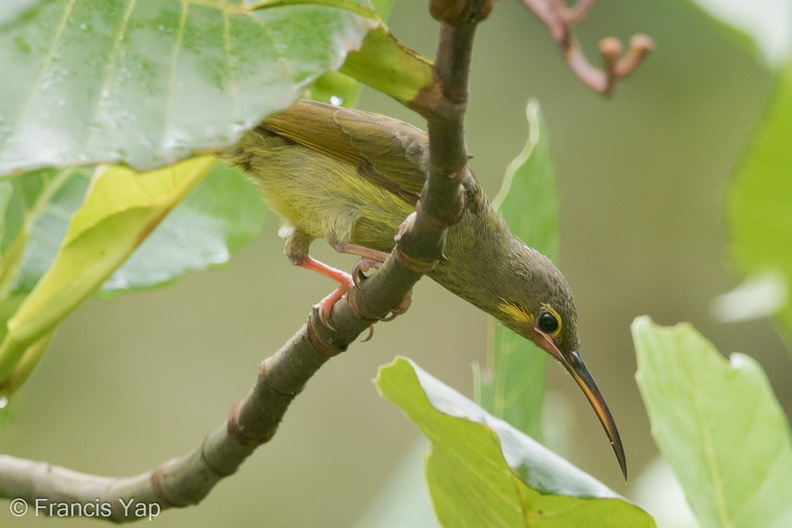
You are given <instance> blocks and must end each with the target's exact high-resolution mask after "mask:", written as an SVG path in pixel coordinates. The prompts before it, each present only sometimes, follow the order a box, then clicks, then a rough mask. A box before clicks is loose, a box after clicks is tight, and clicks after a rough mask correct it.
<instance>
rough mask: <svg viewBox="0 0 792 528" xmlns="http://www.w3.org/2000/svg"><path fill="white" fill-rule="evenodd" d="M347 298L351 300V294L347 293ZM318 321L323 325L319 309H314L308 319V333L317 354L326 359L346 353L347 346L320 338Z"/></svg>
mask: <svg viewBox="0 0 792 528" xmlns="http://www.w3.org/2000/svg"><path fill="white" fill-rule="evenodd" d="M347 298H349V293H347ZM316 321H319V322H320V323H321V317H320V316H319V308H318V307H316V306H315V307H314V309H313V311H312V312H311V315H310V316H309V317H308V324H307V327H308V328H307V333H308V341H309V342H310V343H311V347H312V348H313V349H314V350H315V351H316V353H317V354H318V355H319V356H320V357H323V358H325V359H327V358H331V357H334V356H337V355H338V354H340V353H342V352H346V350H347V348H348V347H347V345H340V346H339V345H334V344H333V343H331V342H327V341H325V340H324V339H322V338H321V337H320V336H319V332H317V329H316ZM328 330H330V331H332V329H330V328H328Z"/></svg>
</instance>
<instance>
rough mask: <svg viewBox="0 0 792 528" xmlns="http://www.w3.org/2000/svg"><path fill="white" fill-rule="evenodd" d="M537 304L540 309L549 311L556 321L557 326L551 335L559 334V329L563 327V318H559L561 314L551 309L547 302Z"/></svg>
mask: <svg viewBox="0 0 792 528" xmlns="http://www.w3.org/2000/svg"><path fill="white" fill-rule="evenodd" d="M539 306H541V307H542V310H544V311H545V312H549V313H551V314H553V316H555V318H556V321H558V328H556V331H555V332H553V335H554V336H555V335H558V334H560V333H561V329H562V328H563V327H564V320H563V319H561V316H560V315H558V312H556V311H555V310H553V307H552V306H550V305H549V304H547V303H542V304H540V305H539Z"/></svg>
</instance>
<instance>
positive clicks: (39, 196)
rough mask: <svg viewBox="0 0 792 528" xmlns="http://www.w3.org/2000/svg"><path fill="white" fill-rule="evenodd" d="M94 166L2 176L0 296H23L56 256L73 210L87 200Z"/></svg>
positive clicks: (3, 297) (2, 297)
mask: <svg viewBox="0 0 792 528" xmlns="http://www.w3.org/2000/svg"><path fill="white" fill-rule="evenodd" d="M91 172H92V169H91V168H90V167H70V168H67V169H62V170H54V169H41V170H37V171H33V172H29V173H25V174H22V175H19V176H17V177H15V178H12V179H8V180H3V181H2V183H0V184H2V185H3V186H5V187H6V188H7V189H8V191H9V193H8V200H7V201H6V202H5V203H4V207H3V209H2V214H0V217H2V219H3V227H4V229H3V232H2V240H1V241H0V299H6V298H8V297H9V296H15V295H17V296H18V295H25V294H27V293H29V292H30V291H31V290H32V289H33V287H34V286H35V285H36V283H37V282H38V280H39V279H40V278H41V276H42V275H43V274H44V272H45V271H46V270H47V269H48V268H49V266H50V265H51V264H52V261H53V260H55V255H56V254H57V252H58V248H59V247H60V243H61V240H62V239H63V236H64V235H65V234H66V227H67V225H68V222H69V218H70V217H71V215H72V213H73V212H74V211H76V210H77V209H78V208H79V207H80V204H81V203H82V201H83V197H84V196H85V193H86V191H87V189H88V183H89V181H90V177H91Z"/></svg>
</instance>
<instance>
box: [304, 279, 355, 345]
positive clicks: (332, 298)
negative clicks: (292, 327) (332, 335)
mask: <svg viewBox="0 0 792 528" xmlns="http://www.w3.org/2000/svg"><path fill="white" fill-rule="evenodd" d="M339 273H340V275H339V276H337V277H333V280H336V281H337V282H338V283H339V286H338V288H336V289H335V290H333V291H332V292H330V294H329V295H327V296H325V297H324V298H323V299H322V300H321V301H319V302H318V303H316V304H315V305H314V308H317V309H318V310H319V320H320V321H321V322H322V324H323V325H325V326H326V327H327V328H329V329H330V330H335V328H333V325H331V324H330V319H329V318H330V312H331V311H332V310H333V306H334V305H335V303H337V302H338V301H339V300H340V299H341V297H343V296H344V295H346V293H347V292H348V291H349V290H351V289H352V288H353V287H354V286H355V282H354V281H353V280H352V277H351V276H350V275H349V274H348V273H344V272H343V271H340V272H339ZM342 281H343V282H342Z"/></svg>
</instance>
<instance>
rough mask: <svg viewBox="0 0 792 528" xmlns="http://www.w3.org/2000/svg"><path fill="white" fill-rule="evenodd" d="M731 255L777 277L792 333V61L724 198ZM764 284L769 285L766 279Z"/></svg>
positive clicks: (752, 271)
mask: <svg viewBox="0 0 792 528" xmlns="http://www.w3.org/2000/svg"><path fill="white" fill-rule="evenodd" d="M726 206H727V219H728V226H729V234H730V239H731V240H730V246H731V247H730V252H731V256H732V258H733V260H734V262H735V263H736V265H737V267H738V268H739V269H740V270H741V271H742V272H743V273H745V274H746V275H751V276H765V277H767V276H771V277H775V278H776V279H775V283H776V284H779V283H780V285H781V288H783V294H782V295H781V298H784V297H785V298H786V299H787V302H786V303H783V308H782V310H781V312H780V317H781V320H782V322H783V323H784V325H785V326H786V330H787V336H788V337H789V336H790V334H789V333H790V332H792V304H790V303H789V301H788V299H790V298H792V63H790V65H789V66H787V68H786V69H785V70H784V71H782V72H781V73H780V75H779V78H778V81H777V84H776V86H775V92H774V95H773V97H772V99H771V101H770V104H769V106H768V108H767V111H766V115H765V117H764V119H763V121H762V122H761V123H760V124H759V125H758V127H757V128H756V130H755V131H754V132H753V137H752V138H751V140H750V142H749V144H748V145H747V147H746V149H745V152H744V153H743V157H742V160H741V162H740V164H739V165H738V167H737V171H736V174H735V178H734V181H733V182H732V183H731V186H730V189H729V193H728V198H727V203H726ZM764 282H767V281H764Z"/></svg>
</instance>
